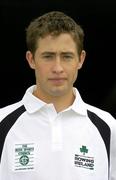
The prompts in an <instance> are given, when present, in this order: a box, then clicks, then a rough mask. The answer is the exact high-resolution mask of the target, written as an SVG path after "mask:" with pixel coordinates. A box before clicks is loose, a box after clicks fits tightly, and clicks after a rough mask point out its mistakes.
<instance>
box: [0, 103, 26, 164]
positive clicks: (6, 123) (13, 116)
mask: <svg viewBox="0 0 116 180" xmlns="http://www.w3.org/2000/svg"><path fill="white" fill-rule="evenodd" d="M25 111H26V109H25V107H24V106H20V107H19V108H18V109H16V110H15V111H13V112H11V113H10V114H8V115H7V116H6V117H5V118H4V119H3V120H2V121H1V123H0V161H1V155H2V150H3V146H4V141H5V138H6V136H7V133H8V132H9V130H10V129H11V127H12V126H13V124H14V123H15V122H16V120H17V119H18V117H19V116H20V115H21V114H22V113H23V112H25Z"/></svg>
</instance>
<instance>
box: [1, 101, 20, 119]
mask: <svg viewBox="0 0 116 180" xmlns="http://www.w3.org/2000/svg"><path fill="white" fill-rule="evenodd" d="M22 105H23V103H22V101H19V102H16V103H14V104H10V105H8V106H5V107H3V108H1V109H0V122H1V121H2V119H4V118H5V117H6V116H7V115H8V114H10V113H11V112H13V111H15V110H16V109H18V108H19V107H20V106H22Z"/></svg>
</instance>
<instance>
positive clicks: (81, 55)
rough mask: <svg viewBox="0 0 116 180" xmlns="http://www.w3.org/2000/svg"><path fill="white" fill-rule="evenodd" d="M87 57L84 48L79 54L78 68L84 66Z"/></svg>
mask: <svg viewBox="0 0 116 180" xmlns="http://www.w3.org/2000/svg"><path fill="white" fill-rule="evenodd" d="M85 57H86V52H85V51H84V50H82V51H81V54H80V56H79V64H78V69H81V68H82V65H83V63H84V61H85Z"/></svg>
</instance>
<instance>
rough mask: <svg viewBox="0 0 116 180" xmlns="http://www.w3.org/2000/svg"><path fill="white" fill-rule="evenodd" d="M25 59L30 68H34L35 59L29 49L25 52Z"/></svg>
mask: <svg viewBox="0 0 116 180" xmlns="http://www.w3.org/2000/svg"><path fill="white" fill-rule="evenodd" d="M26 59H27V61H28V64H29V66H30V68H32V69H35V60H34V57H33V54H32V52H31V51H27V52H26Z"/></svg>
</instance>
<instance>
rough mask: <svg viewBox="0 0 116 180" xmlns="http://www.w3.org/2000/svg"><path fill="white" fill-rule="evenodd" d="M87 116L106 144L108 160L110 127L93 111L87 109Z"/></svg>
mask: <svg viewBox="0 0 116 180" xmlns="http://www.w3.org/2000/svg"><path fill="white" fill-rule="evenodd" d="M87 113H88V117H89V118H90V120H91V121H92V123H93V124H94V125H95V126H96V127H97V129H98V131H99V133H100V135H101V137H102V139H103V141H104V144H105V146H106V151H107V155H108V161H109V162H110V137H111V131H110V127H109V126H108V125H107V124H106V123H105V122H104V121H103V120H102V119H101V118H100V117H99V116H97V115H96V114H95V113H93V112H91V111H89V110H87Z"/></svg>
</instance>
